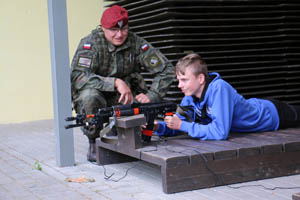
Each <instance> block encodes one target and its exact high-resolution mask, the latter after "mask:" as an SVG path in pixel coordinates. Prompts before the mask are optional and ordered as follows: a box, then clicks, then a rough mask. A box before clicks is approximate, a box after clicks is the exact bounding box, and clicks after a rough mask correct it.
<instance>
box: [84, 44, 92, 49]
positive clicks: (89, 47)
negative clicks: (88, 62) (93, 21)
mask: <svg viewBox="0 0 300 200" xmlns="http://www.w3.org/2000/svg"><path fill="white" fill-rule="evenodd" d="M91 47H92V45H91V44H84V45H83V48H84V49H88V50H89V49H91Z"/></svg>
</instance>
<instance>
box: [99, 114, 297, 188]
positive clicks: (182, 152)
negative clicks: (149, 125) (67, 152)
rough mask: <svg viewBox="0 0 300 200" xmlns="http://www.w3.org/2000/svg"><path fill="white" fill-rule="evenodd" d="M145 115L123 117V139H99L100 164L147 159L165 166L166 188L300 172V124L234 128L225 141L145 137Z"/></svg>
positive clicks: (119, 122)
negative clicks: (269, 129) (265, 128)
mask: <svg viewBox="0 0 300 200" xmlns="http://www.w3.org/2000/svg"><path fill="white" fill-rule="evenodd" d="M144 123H145V120H144V117H143V115H137V116H131V117H124V118H120V119H117V123H116V126H117V132H118V136H117V137H118V138H117V139H118V142H117V143H115V144H109V143H106V142H104V140H101V139H97V140H96V145H97V163H98V164H99V165H105V164H112V163H120V162H128V161H132V160H137V159H139V160H143V161H146V162H149V163H152V164H155V165H158V166H160V168H161V175H162V187H163V191H164V192H165V193H175V192H181V191H188V190H193V189H200V188H208V187H214V186H220V185H227V184H233V183H240V182H246V181H254V180H260V179H265V178H273V177H279V176H286V175H293V174H299V173H300V159H299V157H300V128H298V129H285V130H280V131H276V132H264V133H249V134H245V133H231V134H230V136H229V138H228V140H225V141H200V140H196V139H191V138H186V139H171V138H170V139H168V138H167V139H166V140H161V139H159V138H158V137H152V141H151V143H149V144H144V143H143V142H142V141H141V129H140V125H142V124H144Z"/></svg>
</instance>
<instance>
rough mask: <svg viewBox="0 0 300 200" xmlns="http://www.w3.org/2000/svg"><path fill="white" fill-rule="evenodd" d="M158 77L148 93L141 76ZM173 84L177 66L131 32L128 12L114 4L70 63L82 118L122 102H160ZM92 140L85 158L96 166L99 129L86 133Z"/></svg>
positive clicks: (77, 104) (75, 95)
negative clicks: (142, 72) (84, 113)
mask: <svg viewBox="0 0 300 200" xmlns="http://www.w3.org/2000/svg"><path fill="white" fill-rule="evenodd" d="M142 69H146V70H147V71H149V72H151V73H153V74H155V77H154V79H153V83H152V85H151V88H150V89H148V88H147V86H146V84H145V81H144V79H143V77H142V76H141V74H140V72H141V71H142ZM174 79H175V72H174V66H173V65H172V64H171V63H170V62H169V61H168V60H167V59H166V57H165V56H163V55H162V53H161V52H160V51H159V50H157V49H155V48H153V47H152V46H151V44H149V43H148V42H147V41H146V40H144V39H142V38H141V37H139V36H137V35H135V34H134V33H132V32H130V31H129V30H128V12H127V10H126V9H125V8H122V7H120V6H117V5H114V6H112V7H110V8H108V9H106V10H105V11H104V12H103V15H102V18H101V26H99V27H97V28H96V29H94V30H93V31H92V32H91V34H89V35H88V36H86V37H84V38H83V39H81V41H80V43H79V46H78V48H77V50H76V53H75V55H74V58H73V60H72V70H71V83H72V102H73V105H74V108H75V111H76V112H77V113H79V114H82V113H83V112H86V113H87V114H90V113H95V112H97V111H98V109H99V108H103V107H108V106H112V105H115V104H118V103H122V104H127V103H132V102H133V101H137V102H140V103H148V102H158V101H160V100H162V98H163V97H164V96H165V94H166V92H167V90H168V88H169V87H170V85H171V84H172V81H173V80H174ZM82 131H83V133H84V134H85V135H86V136H87V137H88V139H89V149H88V154H87V159H88V160H89V161H96V146H95V139H96V138H97V137H99V132H100V130H97V129H95V128H89V129H87V128H83V129H82Z"/></svg>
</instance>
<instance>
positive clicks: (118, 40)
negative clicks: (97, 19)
mask: <svg viewBox="0 0 300 200" xmlns="http://www.w3.org/2000/svg"><path fill="white" fill-rule="evenodd" d="M102 30H103V32H104V36H105V38H106V39H107V40H108V41H110V42H111V43H112V44H113V45H115V46H121V45H122V44H123V43H124V42H125V40H126V39H127V36H128V25H126V26H123V27H122V28H117V27H115V28H103V27H102Z"/></svg>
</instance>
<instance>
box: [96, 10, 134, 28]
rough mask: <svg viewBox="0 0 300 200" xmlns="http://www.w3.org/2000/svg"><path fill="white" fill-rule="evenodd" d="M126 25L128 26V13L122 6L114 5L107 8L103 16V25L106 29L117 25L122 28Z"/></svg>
mask: <svg viewBox="0 0 300 200" xmlns="http://www.w3.org/2000/svg"><path fill="white" fill-rule="evenodd" d="M118 22H119V23H118ZM126 24H128V12H127V10H126V9H125V8H123V7H121V6H118V5H114V6H112V7H110V8H107V9H106V10H105V11H104V12H103V14H102V18H101V25H102V27H104V28H113V27H115V26H117V25H118V26H119V27H122V26H125V25H126Z"/></svg>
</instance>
